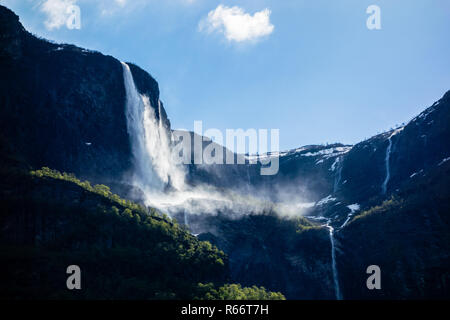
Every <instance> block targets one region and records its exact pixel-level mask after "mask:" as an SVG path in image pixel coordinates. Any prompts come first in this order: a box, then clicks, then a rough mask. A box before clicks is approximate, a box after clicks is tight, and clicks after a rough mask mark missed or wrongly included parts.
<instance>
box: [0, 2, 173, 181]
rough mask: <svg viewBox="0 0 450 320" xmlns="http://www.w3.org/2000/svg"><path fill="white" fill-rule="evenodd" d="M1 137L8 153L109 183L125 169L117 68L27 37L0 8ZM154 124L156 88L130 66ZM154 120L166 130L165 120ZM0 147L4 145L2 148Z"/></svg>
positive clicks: (108, 60)
mask: <svg viewBox="0 0 450 320" xmlns="http://www.w3.org/2000/svg"><path fill="white" fill-rule="evenodd" d="M0 30H1V31H0V32H1V34H0V41H1V44H2V45H1V46H0V57H1V59H0V70H2V77H1V79H0V105H1V109H0V137H1V140H2V141H4V143H5V144H7V146H3V147H4V148H5V149H6V150H8V152H9V153H12V154H14V155H17V157H20V158H21V159H22V160H23V161H24V162H25V163H26V164H27V165H29V166H31V167H35V168H39V167H42V166H49V167H52V168H55V169H58V170H61V171H66V172H73V173H75V174H77V175H78V176H79V177H81V178H83V179H85V178H86V179H90V180H91V181H93V182H101V183H110V184H112V183H116V182H118V181H120V180H121V179H122V177H123V175H124V174H125V173H126V172H127V171H128V170H130V168H131V166H132V158H131V146H130V142H129V137H128V133H127V124H126V117H125V101H126V98H125V88H124V81H123V69H122V65H121V63H120V62H119V61H118V60H116V59H114V58H112V57H110V56H104V55H102V54H100V53H98V52H92V51H87V50H84V49H81V48H77V47H75V46H72V45H57V44H53V43H49V42H47V41H45V40H41V39H38V38H36V37H34V36H32V35H31V34H30V33H28V32H26V31H25V30H24V29H23V27H22V25H21V24H20V22H19V20H18V17H17V16H16V15H15V14H14V13H13V12H11V11H10V10H8V9H7V8H5V7H2V6H0ZM130 69H131V70H132V73H133V76H134V78H135V82H136V86H137V88H138V89H139V91H140V92H141V93H142V94H146V95H148V96H149V98H150V101H151V102H152V106H153V108H155V112H156V114H157V116H158V117H159V112H158V110H159V108H158V101H159V89H158V83H157V82H156V81H155V80H154V79H153V78H152V77H151V76H150V75H148V74H147V73H146V72H145V71H143V70H142V69H140V68H138V67H137V66H135V65H132V64H130ZM161 114H162V115H163V118H164V121H165V122H166V123H167V125H168V126H169V125H170V123H169V121H168V120H167V116H166V113H165V111H164V109H163V107H162V106H161ZM2 143H3V142H2Z"/></svg>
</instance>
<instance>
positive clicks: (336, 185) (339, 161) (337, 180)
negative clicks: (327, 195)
mask: <svg viewBox="0 0 450 320" xmlns="http://www.w3.org/2000/svg"><path fill="white" fill-rule="evenodd" d="M336 161H337V169H336V174H335V176H334V188H333V193H336V192H337V191H338V190H339V184H340V183H341V178H342V167H343V166H344V161H343V160H342V157H339V158H337V159H336Z"/></svg>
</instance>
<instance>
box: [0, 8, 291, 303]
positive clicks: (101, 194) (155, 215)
mask: <svg viewBox="0 0 450 320" xmlns="http://www.w3.org/2000/svg"><path fill="white" fill-rule="evenodd" d="M0 41H1V46H0V57H1V60H0V70H2V73H1V74H2V77H1V78H0V79H1V80H0V103H1V109H0V113H1V114H0V127H1V129H0V141H1V144H0V206H1V210H0V212H1V213H0V229H1V230H2V232H1V234H0V252H1V254H0V274H1V276H0V277H1V280H0V299H8V300H10V299H20V300H22V299H237V298H238V297H239V298H241V299H284V297H283V295H282V294H280V293H274V292H268V291H266V290H265V289H264V288H260V287H256V286H251V287H249V288H243V287H242V286H240V285H238V284H228V280H229V271H228V268H227V263H228V261H227V256H226V255H225V254H224V253H223V252H222V251H219V250H218V249H217V248H216V247H213V246H212V245H211V244H210V243H208V242H202V241H199V240H198V239H197V238H196V237H194V236H193V235H191V234H190V232H189V231H188V230H186V228H185V227H183V226H181V225H180V224H178V223H177V222H176V221H175V220H172V219H170V218H168V217H167V216H166V215H164V214H161V213H159V212H158V211H157V210H155V209H154V208H151V207H148V206H147V207H146V206H143V205H142V204H136V203H134V202H131V201H129V200H125V199H122V198H120V197H119V196H118V195H116V194H114V193H112V192H111V191H110V189H109V187H107V186H106V185H103V184H96V185H94V183H107V184H109V185H111V186H113V187H115V188H116V189H117V190H119V191H121V192H122V194H128V193H129V192H132V193H133V195H134V193H135V191H136V190H134V189H133V187H131V186H130V185H128V184H127V182H126V181H124V177H128V172H129V171H130V170H131V168H132V166H133V154H132V146H131V143H130V138H129V132H128V129H129V128H128V127H127V120H126V116H125V108H124V106H125V104H126V98H127V96H126V92H125V91H126V90H125V86H124V72H123V66H122V64H121V63H120V61H118V60H116V59H114V58H112V57H108V56H104V55H102V54H100V53H97V52H90V51H86V50H83V49H80V48H77V47H75V46H71V45H56V44H53V43H50V42H48V41H45V40H42V39H38V38H36V37H34V36H33V35H31V34H30V33H28V32H27V31H25V30H24V28H23V27H22V26H21V24H20V22H19V19H18V17H17V16H16V15H15V14H14V13H13V12H12V11H10V10H9V9H7V8H5V7H3V6H0ZM128 66H129V68H130V71H131V73H132V75H133V78H134V83H135V84H136V87H137V88H138V90H140V93H141V94H143V95H146V96H147V97H148V98H149V101H150V103H151V106H158V108H154V107H152V108H153V112H154V113H155V117H156V118H157V119H158V120H159V121H160V123H161V124H162V125H163V126H164V127H165V128H170V122H169V120H168V119H167V116H166V113H165V111H164V108H163V106H162V103H160V102H159V89H158V84H157V83H156V81H155V80H154V79H153V78H152V77H151V76H150V75H148V73H146V72H145V71H143V70H142V69H140V68H139V67H137V66H135V65H133V64H128ZM6 75H7V76H6ZM46 166H51V167H52V168H53V169H49V168H47V167H46ZM40 167H43V168H42V169H40V170H32V169H38V168H40ZM55 169H57V170H55ZM58 170H60V171H67V172H71V173H70V174H67V173H65V172H63V173H62V172H60V171H58ZM73 173H76V174H77V175H78V176H79V177H81V178H83V180H84V179H89V180H90V181H87V180H85V181H81V180H79V179H78V178H76V176H75V175H74V174H73ZM91 182H92V184H91ZM73 264H77V265H79V266H80V268H81V271H82V290H80V291H69V290H67V288H66V280H67V277H68V275H67V274H66V269H67V267H68V266H69V265H73Z"/></svg>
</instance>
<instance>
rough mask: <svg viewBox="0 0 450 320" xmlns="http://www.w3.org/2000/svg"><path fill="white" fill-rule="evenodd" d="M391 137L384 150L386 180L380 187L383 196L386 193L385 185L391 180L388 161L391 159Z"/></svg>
mask: <svg viewBox="0 0 450 320" xmlns="http://www.w3.org/2000/svg"><path fill="white" fill-rule="evenodd" d="M391 138H392V136H391V137H389V145H388V146H387V149H386V157H385V160H384V161H385V163H386V178H385V179H384V182H383V184H382V185H381V191H382V193H383V194H386V192H387V185H388V183H389V179H390V178H391V169H390V165H389V160H390V158H391V149H392V139H391Z"/></svg>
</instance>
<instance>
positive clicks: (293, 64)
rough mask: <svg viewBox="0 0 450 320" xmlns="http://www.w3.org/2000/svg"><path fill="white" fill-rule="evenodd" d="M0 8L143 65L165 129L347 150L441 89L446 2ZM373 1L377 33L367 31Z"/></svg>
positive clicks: (136, 2) (160, 0)
mask: <svg viewBox="0 0 450 320" xmlns="http://www.w3.org/2000/svg"><path fill="white" fill-rule="evenodd" d="M0 3H1V4H4V5H6V6H7V7H9V8H11V9H12V10H14V11H15V12H16V13H17V14H18V15H19V16H20V17H21V21H22V23H23V24H24V26H25V27H26V28H27V29H28V30H30V31H31V32H33V33H35V34H37V35H39V36H42V37H45V38H48V39H51V40H54V41H57V42H65V43H74V44H76V45H79V46H82V47H86V48H88V49H94V50H98V51H101V52H103V53H105V54H110V55H113V56H115V57H117V58H118V59H120V60H123V61H130V62H134V63H136V64H138V65H139V66H141V67H142V68H143V69H145V70H147V71H148V72H149V73H150V74H152V75H153V76H154V77H155V78H156V79H157V80H158V82H159V85H160V89H161V100H163V101H164V103H165V107H166V110H167V112H168V115H169V117H170V119H171V122H172V125H173V127H174V128H184V129H190V130H192V129H193V124H194V120H202V121H203V127H204V128H205V129H207V128H218V129H220V130H225V129H227V128H230V129H233V128H234V129H237V128H244V129H248V128H256V129H271V128H278V129H280V148H281V149H290V148H295V147H299V146H301V145H305V144H315V143H327V142H328V143H331V142H343V143H349V144H351V143H356V142H358V141H360V140H362V139H364V138H368V137H370V136H372V135H374V134H376V133H377V132H380V131H384V130H387V129H389V128H391V127H393V126H395V125H396V124H400V123H402V122H406V121H408V120H409V119H411V118H412V117H413V116H415V115H416V114H418V113H419V112H421V111H422V110H423V109H424V108H425V107H427V106H429V105H431V104H432V103H433V102H434V101H435V100H438V99H439V98H440V97H441V96H442V95H443V94H444V93H445V92H446V91H447V90H450V72H449V71H450V58H449V57H450V41H449V39H450V36H449V31H450V2H449V1H448V0H414V1H411V0H395V1H393V0H386V1H384V0H368V1H366V0H308V1H306V0H282V1H280V0H278V1H276V0H274V1H271V0H260V1H258V0H237V1H232V0H229V1H225V0H222V1H215V0H115V1H113V0H43V1H37V0H35V1H32V0H0ZM61 3H62V5H70V4H75V5H77V6H79V8H80V9H81V29H79V30H76V29H68V28H67V27H66V26H65V25H59V26H58V21H57V20H55V19H57V15H58V14H59V13H60V11H61V10H60V11H58V5H61ZM372 4H375V5H377V6H379V7H380V9H381V30H369V29H368V28H367V27H366V20H367V18H368V17H369V15H368V14H367V13H366V9H367V7H368V6H369V5H372ZM45 5H47V9H48V10H47V11H46V10H44V8H45V7H44V6H45ZM219 6H221V7H219ZM233 7H234V9H232V8H233ZM55 8H56V9H55ZM51 10H56V11H51ZM58 12H59V13H58ZM210 12H211V15H210V19H208V18H207V17H208V13H210ZM51 13H53V16H51V15H50V14H51ZM255 13H256V15H255ZM213 14H215V15H213ZM230 17H232V18H233V17H234V18H236V17H237V19H231V20H230V19H229V18H230ZM52 19H53V21H52ZM52 22H53V24H52ZM60 24H61V23H60ZM240 24H241V25H240Z"/></svg>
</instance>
